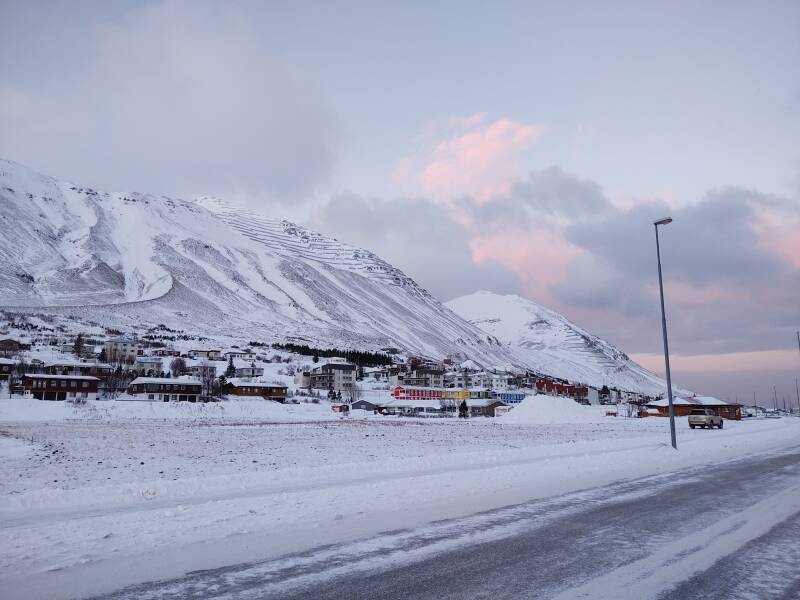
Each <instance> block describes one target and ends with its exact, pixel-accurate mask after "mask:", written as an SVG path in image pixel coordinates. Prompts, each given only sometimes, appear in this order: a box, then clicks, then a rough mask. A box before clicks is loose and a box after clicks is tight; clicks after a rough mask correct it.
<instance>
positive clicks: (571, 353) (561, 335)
mask: <svg viewBox="0 0 800 600" xmlns="http://www.w3.org/2000/svg"><path fill="white" fill-rule="evenodd" d="M447 306H448V307H450V308H451V309H452V310H453V311H454V312H456V313H458V314H459V315H461V316H462V317H464V318H465V319H467V320H468V321H470V322H471V323H472V324H473V325H476V326H477V327H480V328H481V329H482V330H483V331H485V332H486V333H488V334H490V335H492V336H494V337H496V338H497V339H499V340H500V341H501V342H503V343H504V344H506V345H508V346H509V348H510V350H511V351H512V352H513V353H514V354H515V356H516V358H517V360H518V362H520V363H523V364H527V365H530V366H531V368H534V369H536V370H537V371H538V372H540V373H545V374H549V375H553V376H556V377H560V378H563V379H567V380H569V381H573V382H582V383H588V384H591V385H594V386H602V385H608V386H611V387H618V388H620V389H624V390H631V391H642V392H645V393H653V394H658V393H661V392H663V391H664V390H665V389H666V383H665V382H664V381H663V380H661V379H660V378H659V377H657V376H656V375H655V374H653V373H651V372H649V371H647V370H646V369H644V368H643V367H641V366H640V365H638V364H636V363H635V362H633V361H632V360H630V358H628V356H627V355H626V354H625V353H624V352H622V351H621V350H619V349H618V348H615V347H614V346H612V345H611V344H609V343H608V342H606V341H604V340H601V339H600V338H598V337H596V336H594V335H592V334H590V333H588V332H587V331H585V330H584V329H581V328H580V327H578V326H577V325H575V324H574V323H571V322H570V321H569V320H567V319H566V318H565V317H563V316H561V315H560V314H558V313H556V312H554V311H552V310H549V309H547V308H545V307H543V306H541V305H539V304H536V303H535V302H532V301H530V300H526V299H524V298H520V297H519V296H515V295H508V296H502V295H499V294H494V293H492V292H475V293H474V294H469V295H467V296H462V297H461V298H456V299H455V300H451V301H450V302H447Z"/></svg>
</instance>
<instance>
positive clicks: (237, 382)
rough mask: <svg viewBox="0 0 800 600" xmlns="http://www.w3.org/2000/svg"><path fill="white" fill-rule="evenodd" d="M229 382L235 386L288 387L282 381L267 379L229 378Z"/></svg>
mask: <svg viewBox="0 0 800 600" xmlns="http://www.w3.org/2000/svg"><path fill="white" fill-rule="evenodd" d="M228 383H229V384H230V385H232V386H234V387H281V388H285V387H287V386H285V385H284V384H282V383H270V382H267V381H240V380H236V379H229V380H228Z"/></svg>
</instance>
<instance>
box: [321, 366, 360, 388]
mask: <svg viewBox="0 0 800 600" xmlns="http://www.w3.org/2000/svg"><path fill="white" fill-rule="evenodd" d="M310 379H311V387H312V388H315V389H319V390H333V391H335V392H339V391H350V390H353V389H355V387H356V366H355V365H351V364H349V363H327V364H324V365H322V366H321V367H317V368H315V369H313V370H312V371H311V373H310Z"/></svg>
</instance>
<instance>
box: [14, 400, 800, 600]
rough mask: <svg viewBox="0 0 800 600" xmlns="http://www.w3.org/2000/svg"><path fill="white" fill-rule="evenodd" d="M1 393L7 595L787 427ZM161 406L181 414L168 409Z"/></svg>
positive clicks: (143, 570) (780, 438)
mask: <svg viewBox="0 0 800 600" xmlns="http://www.w3.org/2000/svg"><path fill="white" fill-rule="evenodd" d="M10 402H18V401H16V400H15V401H0V432H2V434H3V436H4V437H0V441H1V442H2V443H0V455H1V456H2V458H3V460H2V462H0V465H2V466H0V474H2V478H1V479H0V480H1V481H2V482H3V483H2V488H0V494H1V495H2V502H0V520H1V521H2V530H0V587H2V588H3V589H6V590H9V591H10V593H13V597H15V598H40V597H52V598H61V597H80V596H85V595H88V594H90V593H99V592H103V591H109V590H111V589H114V588H116V587H119V586H121V585H126V584H131V583H135V582H138V581H143V580H147V579H150V580H152V579H154V578H161V577H171V576H176V575H180V574H182V573H183V572H185V571H187V570H192V569H201V568H213V567H217V566H221V565H224V564H234V563H236V562H243V561H248V560H254V559H257V558H267V557H272V556H279V555H282V554H285V553H287V552H293V551H302V550H305V549H309V548H313V547H316V546H319V545H321V544H325V543H333V542H337V541H345V540H348V539H357V538H359V537H362V536H365V535H371V534H374V533H377V532H380V531H385V530H387V529H395V528H401V527H415V526H419V525H423V524H425V523H428V522H430V521H433V520H437V519H442V518H452V517H457V516H460V515H469V514H473V513H475V512H478V511H481V510H487V509H490V508H496V507H499V506H506V505H511V504H515V503H519V502H523V501H526V500H531V499H535V498H544V497H549V496H553V495H557V494H563V493H568V492H571V491H576V490H581V489H588V488H590V487H594V486H598V485H604V484H607V483H610V482H613V481H617V480H620V479H626V478H633V477H640V476H646V475H652V474H660V473H666V472H669V471H670V470H672V471H674V470H680V469H681V468H685V467H688V466H694V465H697V464H702V463H705V462H716V461H724V460H730V459H733V458H736V457H738V456H741V455H743V454H752V453H756V452H762V451H768V450H772V449H777V448H782V447H786V446H788V445H792V444H796V440H797V435H798V433H800V420H795V419H782V420H775V421H766V420H765V421H752V422H746V421H745V422H729V423H728V424H726V429H725V430H722V431H713V432H712V431H702V432H698V431H691V430H689V429H688V428H686V427H681V428H679V433H680V435H679V447H680V451H679V452H674V451H673V450H671V449H670V448H669V447H668V446H667V445H666V441H667V440H668V434H667V431H668V422H667V420H666V419H658V418H648V419H639V420H633V419H630V420H629V419H622V418H602V419H601V418H599V417H598V418H596V419H595V420H594V422H591V421H587V422H573V423H550V424H539V425H519V424H512V423H503V420H502V419H472V420H470V421H468V422H466V423H465V422H459V421H458V420H446V419H431V420H409V419H398V418H386V417H383V418H373V417H368V418H364V419H358V418H351V419H342V420H339V419H338V418H337V417H335V416H334V417H331V414H332V413H330V411H329V409H328V407H327V406H326V405H324V404H322V405H298V406H280V405H271V404H269V403H258V404H259V405H261V406H262V407H267V406H268V407H269V408H263V409H262V408H255V407H248V406H247V405H248V404H252V403H248V402H236V403H226V404H223V405H220V406H222V407H223V410H224V413H220V412H214V411H208V414H197V413H201V412H202V411H201V408H200V407H201V406H202V405H194V406H192V405H173V404H168V405H162V404H155V405H153V404H150V403H134V402H130V403H127V402H125V403H123V402H116V403H102V402H98V403H91V406H90V407H89V408H88V409H87V408H78V409H74V408H73V409H71V408H69V407H67V405H65V404H63V403H38V404H39V405H40V406H41V407H46V408H40V409H39V410H40V411H41V412H42V413H46V412H47V413H49V416H46V415H44V414H40V415H38V417H37V420H27V421H22V420H19V418H18V417H19V414H20V411H21V410H22V409H20V405H10V404H9V403H10ZM573 404H574V403H573ZM96 405H107V406H106V407H105V410H106V411H107V412H103V411H104V409H103V408H101V407H97V406H96ZM139 405H142V406H139ZM145 405H146V406H145ZM239 405H241V406H239ZM190 406H191V408H190ZM207 406H210V405H207ZM576 406H577V405H576ZM183 407H187V408H183ZM519 408H520V407H518V408H517V409H515V410H518V409H519ZM579 408H580V407H579ZM215 410H218V409H215ZM290 410H291V411H292V412H289V411H290ZM591 410H594V413H595V414H596V413H597V412H598V411H597V408H596V407H591V408H590V411H591ZM58 411H61V414H60V415H59V414H55V413H57V412H58ZM173 411H186V412H184V413H183V415H182V418H181V417H180V416H176V415H175V414H172V416H164V415H170V414H171V413H172V412H173ZM267 411H269V415H270V416H271V418H267V415H268V412H267ZM275 411H286V414H285V415H283V418H282V419H281V418H280V417H279V416H276V415H275V414H273V413H274V412H275ZM245 413H247V414H245ZM223 414H224V416H222V415H223ZM511 414H513V411H512V413H511ZM303 418H305V419H306V420H305V421H304V422H299V421H301V420H302V419H303ZM281 420H283V421H292V422H293V423H286V422H283V423H281V422H279V421H281ZM682 424H683V423H682ZM683 425H685V424H683ZM142 463H143V464H142Z"/></svg>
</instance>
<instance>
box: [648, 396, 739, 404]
mask: <svg viewBox="0 0 800 600" xmlns="http://www.w3.org/2000/svg"><path fill="white" fill-rule="evenodd" d="M672 404H673V406H729V403H728V402H724V401H722V400H719V399H717V398H714V397H712V396H675V397H673V398H672ZM647 406H669V400H668V399H667V398H664V399H662V400H654V401H653V402H648V403H647Z"/></svg>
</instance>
